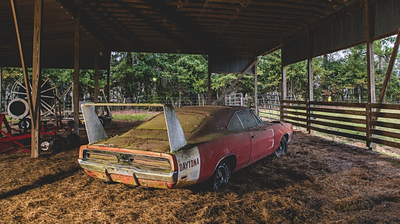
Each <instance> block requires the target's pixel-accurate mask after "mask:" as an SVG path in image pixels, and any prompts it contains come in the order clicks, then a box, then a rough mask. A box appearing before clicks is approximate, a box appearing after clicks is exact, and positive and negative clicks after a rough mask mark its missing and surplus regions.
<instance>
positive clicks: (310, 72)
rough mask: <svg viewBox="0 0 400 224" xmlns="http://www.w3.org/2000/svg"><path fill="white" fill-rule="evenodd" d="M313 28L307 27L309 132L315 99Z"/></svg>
mask: <svg viewBox="0 0 400 224" xmlns="http://www.w3.org/2000/svg"><path fill="white" fill-rule="evenodd" d="M310 33H311V28H310V26H308V28H307V55H308V59H307V73H308V100H307V108H308V111H307V131H308V133H309V134H313V133H312V131H311V114H312V110H311V105H310V102H312V101H314V68H313V49H312V44H311V35H310Z"/></svg>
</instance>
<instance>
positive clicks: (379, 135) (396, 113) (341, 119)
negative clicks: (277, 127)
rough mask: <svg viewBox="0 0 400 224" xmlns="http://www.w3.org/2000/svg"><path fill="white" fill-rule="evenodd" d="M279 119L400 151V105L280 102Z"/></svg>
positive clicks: (310, 129)
mask: <svg viewBox="0 0 400 224" xmlns="http://www.w3.org/2000/svg"><path fill="white" fill-rule="evenodd" d="M280 104H281V107H280V119H281V120H282V121H285V122H288V123H292V124H293V125H295V126H299V127H303V128H306V129H307V131H309V132H310V131H312V130H313V131H318V132H322V133H326V134H332V135H337V136H342V137H347V138H352V139H358V140H362V141H365V142H366V144H367V147H370V146H371V143H377V144H382V145H387V146H392V147H396V148H400V105H397V104H376V103H371V104H368V103H343V102H332V103H327V102H316V101H294V100H281V101H280Z"/></svg>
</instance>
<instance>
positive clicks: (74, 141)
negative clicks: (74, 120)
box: [67, 133, 81, 148]
mask: <svg viewBox="0 0 400 224" xmlns="http://www.w3.org/2000/svg"><path fill="white" fill-rule="evenodd" d="M67 142H68V144H69V145H70V146H71V148H75V147H78V146H80V145H81V142H80V138H79V136H78V135H77V134H75V133H71V134H69V135H67Z"/></svg>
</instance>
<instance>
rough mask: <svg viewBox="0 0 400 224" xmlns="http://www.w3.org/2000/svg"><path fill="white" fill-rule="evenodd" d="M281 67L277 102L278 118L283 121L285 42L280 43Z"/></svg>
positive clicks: (285, 90) (285, 88)
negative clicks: (278, 99) (279, 90)
mask: <svg viewBox="0 0 400 224" xmlns="http://www.w3.org/2000/svg"><path fill="white" fill-rule="evenodd" d="M281 69H282V83H281V99H280V101H279V102H280V103H279V111H280V120H281V121H283V115H284V114H283V108H282V105H283V103H282V100H286V98H287V78H286V65H285V44H284V43H283V42H282V44H281Z"/></svg>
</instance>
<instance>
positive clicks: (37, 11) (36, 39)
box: [29, 0, 43, 158]
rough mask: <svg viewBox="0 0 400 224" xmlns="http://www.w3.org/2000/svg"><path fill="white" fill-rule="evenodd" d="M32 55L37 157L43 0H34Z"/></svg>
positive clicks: (33, 150)
mask: <svg viewBox="0 0 400 224" xmlns="http://www.w3.org/2000/svg"><path fill="white" fill-rule="evenodd" d="M33 8H34V17H33V56H32V103H33V104H31V105H29V106H30V107H31V108H32V109H31V111H32V113H31V114H30V116H31V124H32V126H31V158H38V157H39V147H40V95H41V94H40V89H41V88H40V79H41V66H40V53H41V51H40V50H41V49H40V46H41V40H42V36H41V34H42V17H43V0H35V1H34V6H33Z"/></svg>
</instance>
